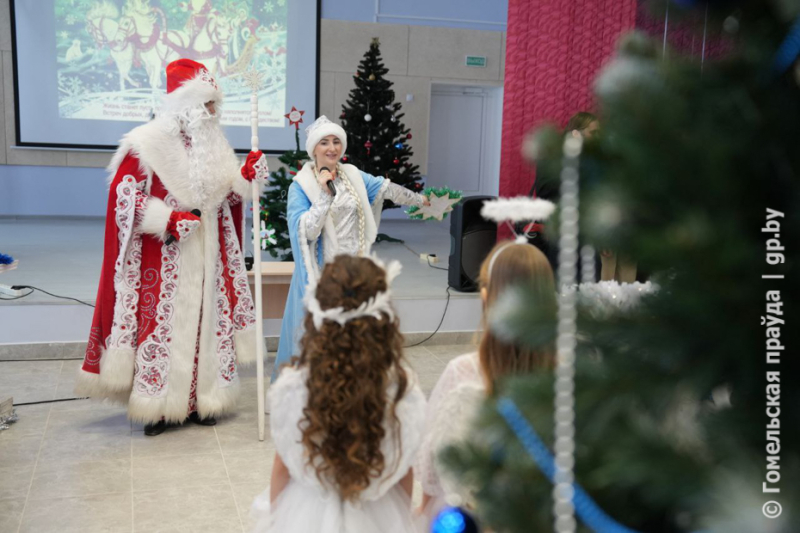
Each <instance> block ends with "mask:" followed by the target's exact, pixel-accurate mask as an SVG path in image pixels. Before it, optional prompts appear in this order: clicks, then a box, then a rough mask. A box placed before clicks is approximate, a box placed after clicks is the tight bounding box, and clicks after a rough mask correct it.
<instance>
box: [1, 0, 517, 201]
mask: <svg viewBox="0 0 800 533" xmlns="http://www.w3.org/2000/svg"><path fill="white" fill-rule="evenodd" d="M360 1H362V2H363V1H364V0H360ZM375 1H377V0H375ZM375 1H371V5H372V6H376V5H377V6H378V8H380V6H381V5H383V7H384V8H387V9H388V8H391V9H395V7H396V4H397V3H396V2H393V3H392V2H389V3H387V2H386V0H380V2H384V3H383V4H381V3H380V2H378V3H377V4H376V3H375ZM473 3H474V2H473V1H471V2H467V4H468V5H470V6H472V4H473ZM485 4H492V3H491V2H483V3H481V5H483V6H484V7H483V8H478V7H475V6H472V7H470V8H469V9H472V10H473V11H470V12H471V13H472V12H474V13H473V15H471V16H478V15H477V13H481V12H484V11H485V10H486V9H487V8H486V7H485ZM343 5H345V4H344V3H343V2H341V1H339V0H336V1H333V0H326V1H325V2H323V14H325V13H326V12H327V13H328V14H329V15H331V14H333V15H337V16H338V15H344V16H347V14H348V13H349V12H350V11H349V9H350V8H342V6H343ZM447 5H448V6H449V7H448V9H449V11H447V12H448V13H451V14H455V13H458V12H459V9H460V8H459V6H460V5H461V4H460V3H459V2H456V1H455V0H447ZM503 5H507V4H503ZM331 6H333V7H331ZM393 6H395V7H393ZM398 9H399V8H398ZM420 9H421V8H420ZM442 9H443V8H442ZM497 9H500V11H499V12H500V13H503V16H502V20H503V23H504V21H505V11H506V10H507V8H506V7H502V6H500V8H497V7H495V10H497ZM337 10H338V11H337ZM481 10H484V11H481ZM425 13H426V14H425V16H427V17H428V22H430V23H434V22H436V23H439V24H450V23H447V22H446V21H437V20H436V17H435V16H434V15H436V14H437V13H438V14H441V13H444V12H439V11H435V10H433V11H430V10H429V11H426V12H425ZM427 13H432V14H431V15H430V16H429V15H427ZM372 14H373V15H374V14H375V11H374V10H373V11H372ZM495 18H496V17H495ZM392 20H393V21H395V22H396V19H392ZM453 24H455V23H453ZM373 37H378V38H380V40H381V52H382V55H383V58H384V63H385V65H386V66H387V68H388V69H389V75H388V78H389V79H391V80H392V81H393V82H394V83H395V86H394V90H395V92H396V94H397V96H398V99H399V100H400V102H401V103H402V104H403V112H404V113H405V117H404V118H403V121H404V123H405V125H406V126H407V127H409V128H410V129H411V133H412V135H413V138H412V139H411V141H410V143H409V144H410V145H411V147H412V148H413V150H414V157H413V162H414V163H416V164H418V165H419V166H420V170H421V172H422V173H423V174H425V173H426V172H427V164H428V121H429V116H430V94H431V84H434V83H458V84H471V85H486V86H502V84H503V73H504V70H505V45H506V34H505V32H502V31H486V30H476V29H460V28H452V27H433V26H418V25H405V24H397V23H391V24H376V23H370V22H358V21H350V20H335V19H323V20H322V24H321V42H320V56H321V57H320V71H321V72H320V113H321V114H325V115H327V116H328V117H329V118H331V120H334V121H335V120H338V117H339V115H340V113H341V107H342V104H344V102H345V100H346V98H347V95H348V93H349V92H350V90H351V89H352V88H353V87H354V83H353V74H354V73H355V71H356V69H357V67H358V63H359V61H360V60H361V58H362V57H363V55H364V52H366V50H367V49H368V47H369V44H370V41H371V40H372V38H373ZM466 55H479V56H486V57H487V65H486V67H485V68H472V67H466V66H464V59H465V56H466ZM0 66H2V68H0V100H2V105H0V216H36V215H54V216H59V215H65V216H103V215H104V214H105V208H104V205H102V202H98V200H97V197H98V192H97V191H98V190H99V191H101V194H105V183H104V180H105V173H104V172H103V171H102V170H101V169H102V168H104V167H105V166H106V165H107V164H108V162H109V160H110V157H111V155H110V153H108V152H105V153H104V152H91V151H85V152H78V151H65V150H40V149H23V148H18V147H16V146H14V144H15V142H16V136H15V119H14V90H13V71H12V54H11V39H10V21H9V0H0ZM409 94H410V95H413V101H411V102H407V101H405V96H406V95H409ZM289 104H290V103H289ZM306 117H307V119H309V120H308V121H309V122H310V120H311V119H313V117H309V116H308V115H306ZM498 142H499V139H498ZM269 164H270V167H272V168H276V167H277V166H278V165H279V163H278V160H277V158H274V157H271V158H270V161H269ZM4 165H7V166H4ZM12 166H14V167H17V168H11V167H12ZM20 167H22V168H20ZM79 168H80V169H92V170H86V171H83V170H77V169H79ZM12 194H13V196H12ZM43 195H50V196H52V198H48V200H47V202H44V203H42V201H41V200H42V196H43Z"/></svg>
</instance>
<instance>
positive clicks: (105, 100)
mask: <svg viewBox="0 0 800 533" xmlns="http://www.w3.org/2000/svg"><path fill="white" fill-rule="evenodd" d="M87 4H88V6H87ZM248 4H249V3H248V2H244V1H231V0H227V1H226V0H221V1H211V0H193V1H191V2H188V3H187V2H175V1H166V0H165V1H162V2H159V3H158V5H151V2H150V0H126V1H124V2H123V3H122V5H121V8H120V7H119V6H118V3H114V2H111V1H110V0H103V1H97V2H93V3H88V2H84V3H82V4H81V3H77V2H72V1H71V0H58V1H57V2H56V20H57V21H58V23H57V28H56V29H57V39H56V46H57V49H58V62H59V70H58V84H59V85H58V87H59V114H60V116H61V117H62V118H83V119H97V120H126V121H127V120H129V121H134V122H136V121H145V120H148V119H149V118H150V116H151V115H152V113H153V110H154V109H156V108H157V105H158V101H159V99H160V96H161V95H162V94H163V93H164V90H165V77H164V76H165V75H164V68H165V67H166V65H167V63H169V62H170V61H173V60H175V59H178V58H181V57H188V58H192V59H195V60H197V61H200V62H202V63H203V64H205V65H206V67H208V69H209V70H210V71H211V72H212V74H213V75H214V76H215V78H216V79H217V82H218V83H219V84H220V86H221V89H222V90H223V92H224V93H225V94H226V102H225V113H224V114H223V124H226V125H236V124H249V115H247V113H249V97H250V93H249V92H248V91H247V90H246V89H245V88H244V87H243V86H242V83H241V81H240V79H239V75H240V74H241V73H242V72H244V71H245V70H246V69H247V68H248V67H251V66H252V67H255V68H256V69H258V70H259V71H261V72H263V73H264V78H265V84H264V86H263V87H264V89H263V91H262V92H261V93H260V101H259V109H260V113H259V115H260V117H259V121H260V123H261V125H262V126H270V125H275V126H279V125H282V115H283V113H284V111H283V109H284V107H285V86H286V18H287V8H286V0H276V1H275V2H274V3H272V2H267V3H265V4H264V5H263V7H262V8H261V9H259V10H258V11H256V10H255V9H251V8H250V7H249V5H248ZM269 6H272V7H271V8H270V7H269ZM81 9H84V10H85V13H84V14H83V16H81V15H82V14H81ZM60 12H61V13H60ZM59 15H63V16H59ZM78 20H83V21H85V23H84V24H83V25H80V24H78ZM245 115H247V116H245Z"/></svg>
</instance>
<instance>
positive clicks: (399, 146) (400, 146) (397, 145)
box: [394, 143, 403, 150]
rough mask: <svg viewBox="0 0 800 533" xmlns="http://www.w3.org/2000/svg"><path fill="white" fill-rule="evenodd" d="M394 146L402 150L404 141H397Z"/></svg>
mask: <svg viewBox="0 0 800 533" xmlns="http://www.w3.org/2000/svg"><path fill="white" fill-rule="evenodd" d="M394 147H395V148H397V149H398V150H402V149H403V143H397V144H395V145H394Z"/></svg>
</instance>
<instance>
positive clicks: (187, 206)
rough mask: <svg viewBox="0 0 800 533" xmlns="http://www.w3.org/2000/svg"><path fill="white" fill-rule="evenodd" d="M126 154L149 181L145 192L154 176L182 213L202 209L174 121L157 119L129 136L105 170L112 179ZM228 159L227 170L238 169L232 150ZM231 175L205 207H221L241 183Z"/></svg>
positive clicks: (238, 178) (164, 118) (239, 178)
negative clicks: (135, 162)
mask: <svg viewBox="0 0 800 533" xmlns="http://www.w3.org/2000/svg"><path fill="white" fill-rule="evenodd" d="M129 153H131V154H133V155H135V156H136V157H138V158H139V168H140V170H141V171H142V173H143V174H145V175H146V176H147V178H148V186H147V189H146V190H148V191H149V190H150V181H151V180H152V177H153V174H157V175H158V177H159V179H161V182H162V183H163V184H164V187H165V188H166V189H167V190H168V191H169V193H170V194H171V195H173V196H174V197H175V199H176V200H178V203H179V204H180V208H181V210H183V211H191V210H192V209H195V208H201V207H202V205H201V203H202V201H201V199H200V198H198V197H197V195H196V194H195V192H194V191H193V190H192V187H191V180H190V177H189V156H188V154H187V152H186V147H185V146H184V145H183V140H182V139H181V137H180V134H178V133H177V132H176V131H175V128H174V122H173V119H171V118H169V117H165V116H159V117H156V118H155V119H153V120H151V121H150V122H148V123H146V124H142V125H141V126H139V127H137V128H134V129H133V130H131V131H130V132H128V133H127V134H126V135H125V136H124V137H123V138H122V139H121V140H120V142H119V148H118V149H117V152H116V154H114V157H113V158H112V159H111V163H110V164H109V166H108V169H107V170H108V171H109V173H110V175H111V179H113V177H114V174H115V173H116V171H117V169H118V168H119V165H120V164H121V163H122V160H123V159H125V156H126V155H128V154H129ZM230 157H231V160H230V165H229V166H230V168H236V169H238V168H239V161H238V159H237V158H236V154H234V152H233V149H231V152H230ZM234 172H236V171H234ZM234 172H232V173H231V174H232V175H231V176H229V177H227V180H230V181H229V182H228V183H227V186H226V187H218V188H217V189H216V191H215V192H214V195H213V197H209V198H208V202H207V204H208V205H210V206H217V205H219V204H221V203H222V202H223V201H224V200H225V198H226V197H227V196H228V193H229V192H230V189H231V187H233V184H234V182H235V180H242V177H241V174H239V175H238V176H235V175H233V174H234ZM204 214H205V213H204Z"/></svg>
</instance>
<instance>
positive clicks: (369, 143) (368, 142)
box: [364, 141, 372, 148]
mask: <svg viewBox="0 0 800 533" xmlns="http://www.w3.org/2000/svg"><path fill="white" fill-rule="evenodd" d="M364 148H372V141H367V142H365V143H364Z"/></svg>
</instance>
